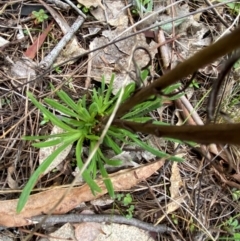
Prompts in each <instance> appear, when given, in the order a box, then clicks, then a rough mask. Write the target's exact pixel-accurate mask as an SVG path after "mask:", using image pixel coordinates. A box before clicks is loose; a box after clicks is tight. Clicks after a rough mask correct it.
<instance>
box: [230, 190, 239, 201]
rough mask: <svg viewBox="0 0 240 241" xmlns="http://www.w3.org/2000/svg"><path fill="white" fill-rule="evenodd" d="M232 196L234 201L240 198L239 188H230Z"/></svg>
mask: <svg viewBox="0 0 240 241" xmlns="http://www.w3.org/2000/svg"><path fill="white" fill-rule="evenodd" d="M232 198H233V200H234V201H237V200H238V199H239V198H240V190H238V189H236V188H233V190H232Z"/></svg>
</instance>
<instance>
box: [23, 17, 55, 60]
mask: <svg viewBox="0 0 240 241" xmlns="http://www.w3.org/2000/svg"><path fill="white" fill-rule="evenodd" d="M52 27H53V22H51V23H50V24H49V25H48V27H47V28H46V29H45V30H44V31H43V33H42V34H41V35H40V36H39V37H38V38H37V39H36V40H35V41H34V43H33V44H32V45H31V46H30V47H28V49H27V50H26V51H25V53H24V55H25V56H26V57H28V58H30V59H34V58H35V56H36V54H37V52H38V50H39V49H40V48H41V46H42V44H43V43H44V41H45V39H46V37H47V35H48V33H49V32H50V31H51V29H52Z"/></svg>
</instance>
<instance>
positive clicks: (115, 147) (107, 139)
mask: <svg viewBox="0 0 240 241" xmlns="http://www.w3.org/2000/svg"><path fill="white" fill-rule="evenodd" d="M104 143H105V144H106V145H107V146H108V147H110V148H112V149H113V151H114V152H115V154H120V153H121V152H122V150H121V148H120V147H119V145H117V144H116V142H114V141H113V139H112V138H111V137H110V136H109V135H108V134H107V135H106V136H105V138H104Z"/></svg>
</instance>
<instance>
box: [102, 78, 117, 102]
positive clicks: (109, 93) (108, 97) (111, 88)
mask: <svg viewBox="0 0 240 241" xmlns="http://www.w3.org/2000/svg"><path fill="white" fill-rule="evenodd" d="M114 79H115V75H114V74H112V76H111V79H110V83H109V86H108V90H107V93H106V95H105V98H104V101H103V103H104V104H105V105H107V104H108V103H109V99H110V96H111V94H112V90H113V81H114Z"/></svg>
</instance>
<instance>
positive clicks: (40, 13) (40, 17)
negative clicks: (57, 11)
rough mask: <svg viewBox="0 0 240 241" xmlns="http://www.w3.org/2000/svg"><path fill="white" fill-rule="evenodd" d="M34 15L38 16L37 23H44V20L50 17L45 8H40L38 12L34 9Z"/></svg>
mask: <svg viewBox="0 0 240 241" xmlns="http://www.w3.org/2000/svg"><path fill="white" fill-rule="evenodd" d="M32 15H33V16H34V17H35V18H36V22H35V23H36V24H38V23H42V22H43V21H44V20H47V19H48V15H47V14H46V13H45V11H44V10H43V9H40V10H39V11H38V12H37V11H33V12H32Z"/></svg>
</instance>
